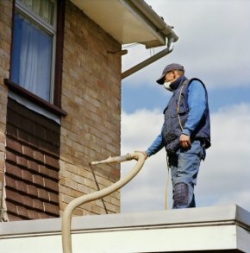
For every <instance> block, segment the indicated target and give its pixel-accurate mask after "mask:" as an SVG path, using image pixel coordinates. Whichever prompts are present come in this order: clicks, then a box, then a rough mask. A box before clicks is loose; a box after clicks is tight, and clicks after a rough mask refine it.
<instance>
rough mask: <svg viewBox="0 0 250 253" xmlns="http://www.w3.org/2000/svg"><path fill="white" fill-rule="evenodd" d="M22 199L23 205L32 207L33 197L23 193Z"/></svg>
mask: <svg viewBox="0 0 250 253" xmlns="http://www.w3.org/2000/svg"><path fill="white" fill-rule="evenodd" d="M21 199H22V205H24V206H26V207H31V206H32V204H33V199H32V198H31V197H29V196H27V195H23V196H22V197H21Z"/></svg>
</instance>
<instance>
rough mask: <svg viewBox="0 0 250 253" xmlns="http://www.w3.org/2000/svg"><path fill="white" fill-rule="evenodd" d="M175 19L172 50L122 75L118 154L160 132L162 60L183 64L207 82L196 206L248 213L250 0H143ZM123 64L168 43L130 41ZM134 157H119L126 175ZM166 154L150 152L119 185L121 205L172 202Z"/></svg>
mask: <svg viewBox="0 0 250 253" xmlns="http://www.w3.org/2000/svg"><path fill="white" fill-rule="evenodd" d="M146 2H147V3H148V4H149V5H150V6H151V7H152V8H153V10H154V11H155V12H156V13H157V14H158V15H159V16H161V17H163V18H164V21H165V22H166V24H168V25H170V26H173V27H174V31H175V33H176V34H177V35H178V37H179V40H178V41H177V42H176V43H175V44H174V50H173V51H172V52H171V53H170V54H168V55H167V56H164V57H163V58H162V59H160V60H158V61H156V62H154V63H152V64H151V65H149V66H147V67H146V68H144V69H142V70H140V71H138V72H137V73H135V74H133V75H131V76H129V77H127V78H125V79H123V81H122V142H121V154H127V153H132V152H134V151H138V150H142V151H144V150H146V149H147V148H148V147H149V146H150V145H151V143H152V142H153V141H154V139H155V138H156V136H157V135H158V134H159V133H160V129H161V126H162V123H163V113H162V111H163V109H164V108H165V106H166V104H167V103H168V100H169V98H170V96H171V93H170V92H169V91H167V90H165V89H164V88H163V87H162V86H160V85H158V84H157V83H156V81H155V80H156V79H158V77H160V75H161V73H162V70H163V69H164V67H165V66H166V65H168V64H170V63H180V64H182V65H184V67H185V71H186V72H185V75H186V77H188V78H191V77H198V78H200V79H202V80H203V82H204V83H205V84H206V87H207V90H208V94H209V106H210V111H211V115H210V116H211V128H212V129H211V135H212V146H211V148H209V149H208V150H207V155H206V159H205V161H204V162H202V163H201V166H200V171H199V175H198V183H197V186H196V187H195V195H196V202H197V207H206V206H220V205H235V204H236V205H238V206H240V207H242V208H244V209H246V210H248V211H249V212H250V146H249V145H250V75H249V74H250V46H249V41H250V16H249V13H248V12H249V10H250V0H146ZM124 48H126V49H128V54H127V55H125V56H123V58H122V59H123V71H125V70H127V69H128V68H130V67H132V66H134V65H136V64H137V63H139V62H140V61H143V60H144V59H146V58H148V57H150V56H152V55H153V54H155V53H157V52H159V51H161V50H163V49H164V48H165V47H159V48H155V49H150V50H148V49H146V48H145V47H144V46H143V45H134V46H128V45H126V46H125V47H124ZM133 165H134V162H126V163H122V164H121V173H122V176H124V175H125V174H127V173H128V172H129V171H130V170H131V169H132V167H133ZM169 177H170V174H169V172H168V170H167V166H166V153H165V150H164V149H162V150H161V151H160V152H158V153H157V154H155V155H154V156H151V157H150V158H148V159H147V160H146V162H145V164H144V166H143V168H142V170H141V171H140V172H139V174H138V175H137V176H136V177H135V178H134V179H133V180H132V181H131V182H129V183H128V184H127V185H126V186H125V187H123V189H122V190H121V212H123V213H126V212H148V211H158V210H164V209H165V200H166V199H167V205H168V208H170V209H171V207H172V188H171V180H170V181H169Z"/></svg>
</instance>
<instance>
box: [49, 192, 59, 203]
mask: <svg viewBox="0 0 250 253" xmlns="http://www.w3.org/2000/svg"><path fill="white" fill-rule="evenodd" d="M48 194H49V202H52V203H55V204H58V203H59V196H58V194H56V193H53V192H49V193H48Z"/></svg>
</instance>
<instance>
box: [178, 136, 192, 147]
mask: <svg viewBox="0 0 250 253" xmlns="http://www.w3.org/2000/svg"><path fill="white" fill-rule="evenodd" d="M180 145H181V146H182V147H183V148H186V149H187V148H190V147H191V140H190V136H188V135H185V134H181V136H180Z"/></svg>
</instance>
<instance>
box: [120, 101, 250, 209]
mask: <svg viewBox="0 0 250 253" xmlns="http://www.w3.org/2000/svg"><path fill="white" fill-rule="evenodd" d="M162 120H163V115H162V113H161V111H157V110H156V111H150V110H148V111H147V110H138V111H137V112H135V113H134V114H126V113H123V114H122V154H125V153H129V152H133V151H134V150H138V149H139V150H145V149H146V148H147V147H148V146H149V145H150V144H151V142H152V141H153V140H154V138H155V137H156V135H157V134H158V133H159V131H160V128H161V124H162ZM211 122H212V147H211V148H210V149H208V151H207V158H206V160H205V162H204V163H202V164H201V168H200V173H199V178H198V185H197V187H196V199H197V205H198V206H211V205H222V204H232V203H233V204H238V205H240V206H241V207H243V208H245V209H248V210H250V202H249V191H250V184H249V178H250V168H249V166H250V156H249V151H250V148H249V143H250V132H249V129H250V128H249V127H250V104H238V105H232V106H230V107H227V108H221V109H220V110H218V111H217V112H216V113H214V114H212V115H211ZM130 169H131V163H130V162H128V163H124V164H122V174H123V175H124V174H125V173H127V172H128V171H129V170H130ZM166 181H167V168H166V161H165V151H164V150H162V151H160V152H159V153H158V154H156V155H154V156H152V157H150V158H149V159H148V160H147V161H146V163H145V165H144V167H143V168H142V171H141V172H140V173H139V174H138V175H137V176H136V178H135V179H133V180H132V181H131V182H130V183H129V184H128V185H127V186H125V187H124V188H123V189H122V211H123V212H130V211H131V212H132V211H149V210H162V209H164V199H165V190H166ZM168 191H169V195H168V196H169V199H171V187H169V189H168ZM169 204H170V205H171V201H170V200H169Z"/></svg>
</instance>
